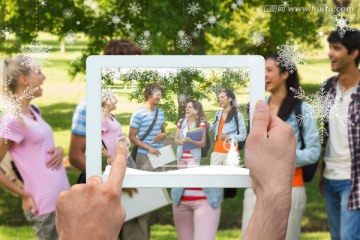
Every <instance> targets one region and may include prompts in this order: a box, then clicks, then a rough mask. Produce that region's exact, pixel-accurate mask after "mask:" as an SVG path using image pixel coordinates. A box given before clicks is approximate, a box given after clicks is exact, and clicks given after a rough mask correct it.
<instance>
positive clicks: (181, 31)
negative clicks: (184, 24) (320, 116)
mask: <svg viewBox="0 0 360 240" xmlns="http://www.w3.org/2000/svg"><path fill="white" fill-rule="evenodd" d="M185 35H186V33H185V31H184V30H180V31H178V37H180V38H182V37H184V36H185Z"/></svg>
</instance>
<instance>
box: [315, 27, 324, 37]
mask: <svg viewBox="0 0 360 240" xmlns="http://www.w3.org/2000/svg"><path fill="white" fill-rule="evenodd" d="M316 33H317V35H318V36H319V37H320V38H321V37H323V36H325V32H324V31H323V30H322V28H320V29H319V30H317V31H316Z"/></svg>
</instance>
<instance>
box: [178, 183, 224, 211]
mask: <svg viewBox="0 0 360 240" xmlns="http://www.w3.org/2000/svg"><path fill="white" fill-rule="evenodd" d="M202 191H203V192H204V194H205V196H206V199H207V201H208V202H209V203H210V205H211V207H212V208H219V207H220V206H221V203H222V201H223V199H224V189H223V188H203V189H202ZM183 193H184V188H172V189H171V198H172V200H173V202H174V204H175V205H179V204H180V201H181V197H182V195H183Z"/></svg>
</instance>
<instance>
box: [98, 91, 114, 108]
mask: <svg viewBox="0 0 360 240" xmlns="http://www.w3.org/2000/svg"><path fill="white" fill-rule="evenodd" d="M101 100H102V102H103V103H106V104H108V105H109V104H110V103H113V102H116V97H115V94H114V93H113V91H112V90H111V89H105V90H104V91H103V93H102V96H101Z"/></svg>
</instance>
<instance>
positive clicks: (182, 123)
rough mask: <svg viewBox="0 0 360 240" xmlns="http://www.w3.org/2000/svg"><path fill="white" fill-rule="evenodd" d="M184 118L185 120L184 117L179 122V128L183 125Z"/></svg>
mask: <svg viewBox="0 0 360 240" xmlns="http://www.w3.org/2000/svg"><path fill="white" fill-rule="evenodd" d="M185 118H186V117H184V118H183V119H182V120H181V122H180V126H179V127H180V128H181V127H182V124H183V122H184V119H185Z"/></svg>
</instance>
